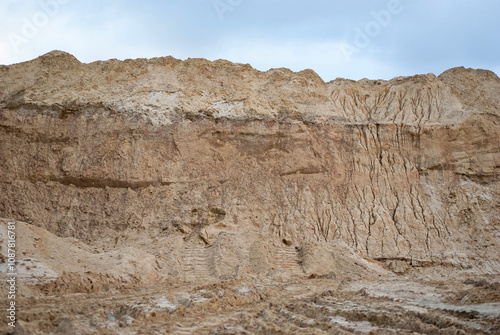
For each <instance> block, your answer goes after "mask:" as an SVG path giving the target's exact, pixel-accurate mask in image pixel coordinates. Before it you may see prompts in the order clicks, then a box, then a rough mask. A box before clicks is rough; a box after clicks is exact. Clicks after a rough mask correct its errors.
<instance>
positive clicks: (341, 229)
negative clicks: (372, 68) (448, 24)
mask: <svg viewBox="0 0 500 335" xmlns="http://www.w3.org/2000/svg"><path fill="white" fill-rule="evenodd" d="M499 174H500V79H499V78H498V77H497V76H496V75H495V74H494V73H493V72H490V71H486V70H472V69H464V68H454V69H450V70H448V71H446V72H445V73H443V74H441V75H439V76H438V77H436V76H435V75H433V74H428V75H417V76H413V77H398V78H394V79H392V80H389V81H383V80H361V81H357V82H355V81H351V80H346V79H337V80H334V81H331V82H329V83H325V82H323V81H322V80H321V78H320V77H319V76H317V75H316V74H315V73H314V72H313V71H311V70H305V71H302V72H299V73H294V72H292V71H290V70H288V69H272V70H269V71H267V72H259V71H257V70H255V69H253V68H252V67H251V66H250V65H245V64H233V63H230V62H227V61H222V60H220V61H215V62H210V61H207V60H203V59H189V60H186V61H181V60H177V59H174V58H172V57H166V58H156V59H151V60H146V59H138V60H126V61H118V60H110V61H105V62H95V63H91V64H83V63H80V62H79V61H78V60H77V59H76V58H74V57H73V56H71V55H69V54H67V53H64V52H60V51H54V52H51V53H48V54H46V55H44V56H41V57H39V58H37V59H35V60H33V61H29V62H25V63H20V64H15V65H10V66H0V218H2V219H0V221H1V226H0V238H1V239H2V255H3V257H2V258H1V259H0V270H1V271H2V272H1V273H2V274H5V273H6V266H7V264H6V259H5V248H6V246H5V243H6V227H7V222H9V221H15V222H16V226H17V229H18V234H17V236H18V246H17V254H18V257H17V261H18V269H19V281H20V282H19V285H21V290H20V294H21V295H20V297H19V299H20V302H21V305H22V307H21V308H20V310H19V322H20V323H19V325H20V327H22V328H23V329H24V331H25V332H27V333H30V332H31V333H37V332H38V333H40V334H42V333H51V332H52V333H57V332H59V333H67V334H73V333H74V334H78V333H81V334H92V333H105V334H108V333H109V334H135V333H144V334H154V333H155V332H156V333H158V334H162V333H165V334H167V333H179V334H181V333H185V334H189V333H199V334H204V333H207V334H209V333H217V334H246V333H248V334H252V333H260V334H273V333H275V334H287V333H297V334H299V333H304V334H323V333H352V332H358V333H369V332H375V333H377V332H378V333H382V334H386V333H387V334H393V333H412V331H414V332H417V333H440V334H441V333H443V334H444V333H450V334H452V333H453V334H455V333H461V332H463V333H483V332H495V331H499V330H498V329H499V328H498V324H499V314H500V307H499V303H500V300H499V295H498V290H499V286H498V285H499V284H498V282H499V281H500V276H499V271H500V252H499V250H500V194H499V193H500V178H499ZM6 285H7V284H6V283H5V281H4V280H2V284H1V285H0V288H3V287H4V286H5V287H7V286H6ZM4 323H5V319H2V321H1V322H0V326H2V327H4ZM18 329H20V328H18ZM1 330H5V331H9V330H12V329H9V328H8V327H7V326H6V325H5V327H4V328H1Z"/></svg>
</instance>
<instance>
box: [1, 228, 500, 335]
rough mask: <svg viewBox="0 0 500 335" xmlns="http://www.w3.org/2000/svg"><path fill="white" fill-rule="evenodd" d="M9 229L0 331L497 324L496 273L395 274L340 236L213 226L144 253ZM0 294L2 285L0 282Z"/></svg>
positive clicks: (445, 330)
mask: <svg viewBox="0 0 500 335" xmlns="http://www.w3.org/2000/svg"><path fill="white" fill-rule="evenodd" d="M11 221H12V220H11ZM7 222H8V220H3V219H2V220H1V223H2V225H1V226H0V238H1V239H2V243H1V245H2V251H3V250H4V248H5V247H6V245H5V242H6V229H5V228H6V226H7ZM16 232H17V237H18V240H17V248H16V252H17V254H18V257H17V259H18V264H17V265H18V269H19V276H18V287H19V291H18V292H19V295H18V298H17V305H18V307H19V309H18V313H17V316H18V323H17V327H16V330H15V331H16V333H14V332H13V329H12V328H10V327H9V326H7V324H6V322H5V320H4V319H2V322H1V328H0V332H2V333H7V334H10V333H12V334H47V333H56V334H304V333H307V334H326V333H332V332H333V333H339V334H350V333H358V334H359V333H369V332H373V331H375V332H376V333H378V334H393V333H394V332H396V333H399V334H401V333H402V334H404V333H412V332H418V333H438V332H439V334H476V333H477V334H481V333H487V332H496V331H500V327H499V325H500V297H499V296H498V287H499V286H500V276H492V275H490V276H485V275H483V276H477V275H474V274H473V271H465V270H460V269H446V268H444V269H443V268H437V269H428V268H410V269H409V270H407V271H406V272H405V274H404V275H402V274H401V275H396V274H394V273H393V272H391V271H389V270H388V269H387V268H386V267H384V266H383V265H382V264H381V263H379V262H376V261H374V260H371V259H367V258H363V257H362V256H361V255H360V254H359V253H356V252H354V251H353V250H352V249H350V248H349V247H347V246H346V245H345V244H343V243H342V242H330V243H319V242H317V243H313V242H308V243H303V244H301V245H298V246H294V245H293V244H292V243H291V242H290V241H288V240H286V239H282V240H272V239H269V238H267V239H266V238H265V237H263V236H259V234H257V233H254V234H252V233H251V232H245V233H244V234H236V233H233V234H230V233H227V232H223V233H220V234H219V236H218V237H217V238H215V239H214V241H213V243H212V244H211V245H210V246H206V244H205V242H204V241H203V239H202V238H199V237H196V236H192V237H191V238H187V239H184V238H182V237H180V236H179V238H176V237H169V238H165V239H160V240H158V241H157V242H156V244H154V245H150V249H149V250H148V252H152V251H156V252H155V254H154V255H153V254H150V253H148V252H146V251H144V250H142V251H141V250H138V249H134V248H129V247H125V248H121V249H120V248H118V249H114V250H112V251H103V250H98V249H96V248H91V247H89V246H87V245H85V244H83V243H81V242H79V241H78V240H76V239H74V238H61V237H58V236H56V235H54V234H52V233H50V232H48V231H45V230H44V229H41V228H38V227H35V226H33V225H30V224H26V223H24V222H19V221H17V222H16ZM174 260H178V261H177V262H175V261H174ZM3 261H4V262H3V263H2V264H0V267H2V270H3V267H5V266H6V263H5V260H3ZM438 271H439V273H440V276H441V279H440V280H435V279H433V278H436V276H435V272H438ZM431 272H432V275H428V274H427V273H431ZM447 272H448V274H447ZM3 273H4V271H2V274H3ZM3 277H4V275H3ZM0 289H1V290H2V292H6V291H7V286H6V281H5V278H2V281H1V284H0Z"/></svg>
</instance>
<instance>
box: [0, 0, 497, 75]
mask: <svg viewBox="0 0 500 335" xmlns="http://www.w3.org/2000/svg"><path fill="white" fill-rule="evenodd" d="M41 1H49V2H53V1H61V3H64V4H61V6H60V8H59V10H58V11H57V14H55V15H52V16H51V17H50V20H49V21H48V22H47V23H46V24H44V25H43V26H42V27H39V29H38V32H37V33H36V34H33V36H30V38H28V39H27V41H26V43H21V44H18V45H15V46H16V47H17V48H16V47H14V45H13V44H12V43H9V39H8V36H9V34H10V36H11V35H12V34H17V35H20V36H22V30H23V25H25V24H26V22H27V21H33V17H34V15H36V14H37V13H40V12H41V11H43V8H42V6H41V5H40V0H25V1H13V2H10V1H5V0H4V1H0V64H11V63H16V62H21V61H26V60H30V59H33V58H36V57H38V56H40V55H42V54H44V53H47V52H49V51H51V50H54V49H58V50H64V51H67V52H69V53H71V54H73V55H75V57H77V58H78V59H79V60H81V61H82V62H92V61H96V60H106V59H110V58H117V59H126V58H138V57H145V58H151V57H160V56H169V55H172V56H174V57H176V58H180V59H186V58H195V57H203V58H207V59H211V60H214V59H218V58H223V59H227V60H229V61H233V62H240V63H249V64H251V65H252V66H253V67H255V68H257V69H259V70H263V71H266V70H268V69H269V68H276V67H288V68H290V69H292V70H294V71H300V70H303V69H306V68H310V69H313V70H314V71H316V72H317V73H318V74H319V75H320V76H321V77H322V78H323V79H324V80H325V81H329V80H332V79H335V78H337V77H344V78H350V79H361V78H363V77H368V78H371V79H389V78H391V77H394V76H399V75H412V74H415V73H428V72H434V73H435V74H439V73H441V72H443V71H445V70H447V69H448V68H450V67H453V66H465V67H473V68H487V69H491V70H493V71H495V72H496V73H497V74H498V70H499V69H500V60H499V59H500V58H499V57H498V55H499V54H500V37H499V35H498V34H497V33H496V31H498V30H499V29H500V23H499V21H498V19H497V17H496V15H495V14H494V13H497V12H498V10H500V3H498V2H497V1H492V0H476V1H465V0H456V1H447V2H446V3H445V2H440V3H439V4H438V3H435V2H432V1H430V0H421V1H411V0H400V1H401V3H403V4H404V10H403V11H402V12H401V14H398V15H395V16H393V17H392V18H391V23H390V24H387V25H386V26H385V25H384V26H383V29H382V28H381V29H380V33H378V34H377V35H376V36H373V37H371V39H370V43H367V44H366V45H363V47H362V48H358V49H359V52H356V53H354V54H351V55H350V57H347V58H346V55H345V52H344V53H343V52H342V46H343V45H344V46H345V45H354V46H356V43H355V42H356V31H357V30H356V28H360V29H363V28H364V27H365V26H366V24H367V22H371V21H373V20H374V17H373V12H374V11H375V12H378V11H381V10H383V9H384V8H386V7H387V6H388V3H389V0H380V1H371V0H370V1H367V0H359V1H356V2H339V3H334V2H331V1H327V0H317V1H315V2H309V3H305V2H303V1H299V0H286V1H285V0H273V1H264V0H254V1H243V2H241V3H239V5H238V6H235V7H234V9H233V10H232V11H230V12H227V13H226V14H225V17H224V20H220V18H219V16H218V15H217V12H216V10H215V9H214V7H213V6H212V1H211V0H206V1H205V0H191V1H185V0H169V1H147V2H138V1H129V0H123V1H122V0H121V1H116V0H109V1H97V0H87V1H85V2H83V1H77V0H41ZM358 46H359V43H358Z"/></svg>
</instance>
